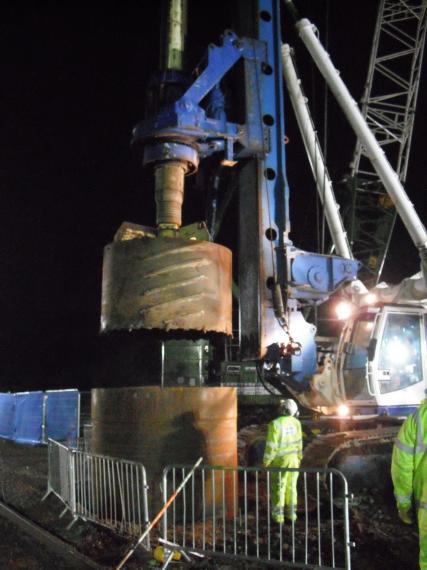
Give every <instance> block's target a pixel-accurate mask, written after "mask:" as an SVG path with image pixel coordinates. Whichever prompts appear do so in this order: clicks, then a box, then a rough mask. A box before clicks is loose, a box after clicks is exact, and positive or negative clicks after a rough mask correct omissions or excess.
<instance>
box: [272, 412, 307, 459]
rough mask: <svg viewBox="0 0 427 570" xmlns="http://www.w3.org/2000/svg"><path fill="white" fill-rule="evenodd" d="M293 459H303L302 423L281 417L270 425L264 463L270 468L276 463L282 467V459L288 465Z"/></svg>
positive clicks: (290, 417)
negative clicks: (289, 460)
mask: <svg viewBox="0 0 427 570" xmlns="http://www.w3.org/2000/svg"><path fill="white" fill-rule="evenodd" d="M291 457H295V458H298V459H299V460H300V459H301V457H302V431H301V422H300V421H299V420H297V419H296V418H294V417H292V416H280V417H278V418H276V419H275V420H273V421H272V422H270V423H269V424H268V434H267V442H266V445H265V452H264V459H263V463H264V465H265V466H266V467H268V465H270V464H271V463H272V461H274V463H275V466H280V465H279V464H280V463H281V459H282V458H283V463H284V464H287V463H288V461H287V460H288V459H290V458H291Z"/></svg>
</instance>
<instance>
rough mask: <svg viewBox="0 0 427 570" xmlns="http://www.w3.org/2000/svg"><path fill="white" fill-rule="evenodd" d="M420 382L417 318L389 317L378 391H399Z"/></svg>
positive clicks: (398, 315) (382, 349)
mask: <svg viewBox="0 0 427 570" xmlns="http://www.w3.org/2000/svg"><path fill="white" fill-rule="evenodd" d="M422 380H423V377H422V362H421V338H420V318H419V316H418V315H408V314H407V315H405V314H389V315H388V316H387V320H386V323H385V328H384V333H383V337H382V340H381V344H380V350H379V358H378V382H379V389H380V392H381V394H386V393H388V392H393V391H395V390H402V389H404V388H407V387H409V386H412V385H413V384H416V383H417V382H421V381H422Z"/></svg>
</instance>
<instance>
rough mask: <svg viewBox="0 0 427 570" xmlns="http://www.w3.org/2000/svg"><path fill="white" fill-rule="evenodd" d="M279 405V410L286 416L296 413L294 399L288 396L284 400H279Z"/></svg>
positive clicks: (296, 407) (296, 406) (296, 408)
mask: <svg viewBox="0 0 427 570" xmlns="http://www.w3.org/2000/svg"><path fill="white" fill-rule="evenodd" d="M279 407H280V410H281V412H282V413H284V414H287V415H288V416H295V415H297V414H298V405H297V403H296V402H295V400H291V399H290V398H288V399H286V400H280V404H279Z"/></svg>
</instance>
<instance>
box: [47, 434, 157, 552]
mask: <svg viewBox="0 0 427 570" xmlns="http://www.w3.org/2000/svg"><path fill="white" fill-rule="evenodd" d="M48 457H49V471H48V485H47V492H46V494H45V496H44V497H43V499H45V498H46V497H47V496H48V495H49V494H50V493H55V495H56V496H57V497H59V498H60V499H61V500H62V501H63V503H64V504H65V509H64V511H63V512H62V513H61V516H62V515H63V514H64V513H65V512H66V511H67V510H69V511H70V513H71V515H72V516H73V521H72V522H71V524H70V525H69V526H71V525H72V524H73V523H74V522H75V521H76V520H77V519H78V518H82V519H84V520H90V521H93V522H95V523H97V524H101V525H103V526H106V527H108V528H111V529H112V530H114V531H116V532H118V533H120V534H123V535H127V536H130V537H139V536H140V535H141V534H142V532H143V531H144V529H145V528H146V526H147V525H148V524H149V512H148V493H147V492H148V486H147V476H146V472H145V468H144V466H143V465H142V464H141V463H135V462H133V461H127V460H124V459H116V458H113V457H106V456H103V455H95V454H93V453H88V452H86V451H79V450H76V449H72V448H67V447H65V446H63V445H61V444H60V443H58V442H56V441H54V440H52V439H49V442H48ZM144 545H145V546H146V547H147V548H149V545H150V543H149V537H147V541H146V542H145V544H144Z"/></svg>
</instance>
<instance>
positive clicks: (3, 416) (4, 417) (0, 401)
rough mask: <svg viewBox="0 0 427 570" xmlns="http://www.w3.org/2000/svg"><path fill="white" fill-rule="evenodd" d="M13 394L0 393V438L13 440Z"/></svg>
mask: <svg viewBox="0 0 427 570" xmlns="http://www.w3.org/2000/svg"><path fill="white" fill-rule="evenodd" d="M14 414H15V394H6V393H0V437H6V438H7V439H13V434H14V429H15V426H14V421H13V418H14Z"/></svg>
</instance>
